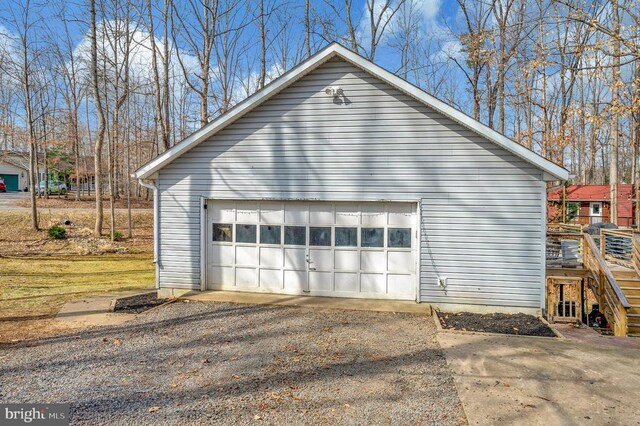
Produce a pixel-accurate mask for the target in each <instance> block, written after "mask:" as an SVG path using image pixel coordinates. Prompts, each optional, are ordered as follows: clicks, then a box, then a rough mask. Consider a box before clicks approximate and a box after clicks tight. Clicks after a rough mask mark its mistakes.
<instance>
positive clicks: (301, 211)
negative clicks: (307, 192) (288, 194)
mask: <svg viewBox="0 0 640 426" xmlns="http://www.w3.org/2000/svg"><path fill="white" fill-rule="evenodd" d="M284 222H285V223H287V224H292V225H306V224H308V223H309V204H307V203H285V205H284Z"/></svg>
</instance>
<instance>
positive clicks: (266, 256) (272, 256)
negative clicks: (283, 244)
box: [259, 247, 282, 268]
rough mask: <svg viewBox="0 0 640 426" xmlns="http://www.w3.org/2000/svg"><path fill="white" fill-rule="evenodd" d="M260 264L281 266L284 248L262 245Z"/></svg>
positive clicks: (273, 266)
mask: <svg viewBox="0 0 640 426" xmlns="http://www.w3.org/2000/svg"><path fill="white" fill-rule="evenodd" d="M259 250H260V266H264V267H267V268H269V267H271V268H281V267H282V249H281V248H280V247H260V248H259Z"/></svg>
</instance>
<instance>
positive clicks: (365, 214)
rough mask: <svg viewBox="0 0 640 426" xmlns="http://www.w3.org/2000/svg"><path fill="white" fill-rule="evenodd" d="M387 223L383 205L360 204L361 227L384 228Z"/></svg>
mask: <svg viewBox="0 0 640 426" xmlns="http://www.w3.org/2000/svg"><path fill="white" fill-rule="evenodd" d="M386 222H387V214H386V212H385V208H384V205H381V204H378V203H375V204H371V203H364V204H362V225H365V226H384V225H385V223H386Z"/></svg>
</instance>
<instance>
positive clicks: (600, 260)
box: [582, 234, 631, 336]
mask: <svg viewBox="0 0 640 426" xmlns="http://www.w3.org/2000/svg"><path fill="white" fill-rule="evenodd" d="M582 235H583V237H584V246H583V249H584V254H583V263H584V267H585V268H586V269H588V270H589V271H590V272H591V275H592V276H591V277H590V278H589V280H588V281H589V287H590V288H591V290H592V291H593V292H594V294H595V296H596V298H597V299H598V303H599V304H600V311H601V312H604V314H605V316H606V317H607V318H608V319H609V322H611V323H613V333H614V335H616V336H626V335H627V311H628V310H629V308H631V305H630V304H629V301H628V300H627V298H626V296H625V295H624V293H623V292H622V289H620V286H619V285H618V281H617V280H616V278H615V277H614V276H613V274H612V273H611V270H610V269H609V266H608V265H607V262H606V261H605V259H604V256H603V255H602V254H601V252H600V249H599V248H598V246H597V245H596V243H595V241H594V240H593V237H591V235H589V234H582Z"/></svg>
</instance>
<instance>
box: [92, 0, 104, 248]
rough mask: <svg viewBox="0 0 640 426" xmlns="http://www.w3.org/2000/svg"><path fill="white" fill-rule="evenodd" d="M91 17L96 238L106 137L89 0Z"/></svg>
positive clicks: (94, 25)
mask: <svg viewBox="0 0 640 426" xmlns="http://www.w3.org/2000/svg"><path fill="white" fill-rule="evenodd" d="M89 16H90V39H91V61H90V72H91V84H92V89H93V101H94V104H95V109H96V115H97V118H98V132H97V135H96V140H95V147H94V165H95V182H96V183H95V185H96V187H95V196H96V223H95V227H94V230H93V233H94V235H95V236H96V237H99V236H101V235H102V221H103V214H104V212H103V209H102V149H103V146H104V135H105V117H104V109H103V107H102V99H101V94H100V84H99V79H98V33H97V16H96V0H89Z"/></svg>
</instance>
